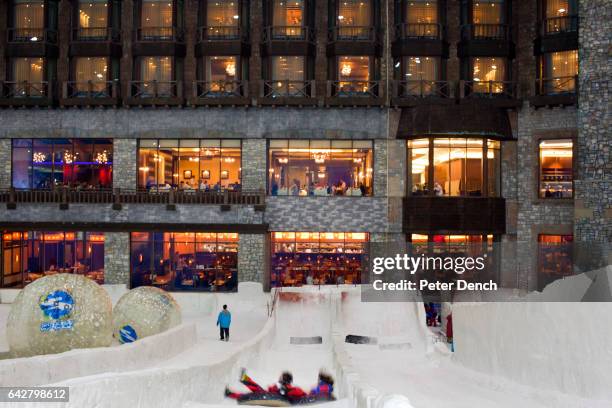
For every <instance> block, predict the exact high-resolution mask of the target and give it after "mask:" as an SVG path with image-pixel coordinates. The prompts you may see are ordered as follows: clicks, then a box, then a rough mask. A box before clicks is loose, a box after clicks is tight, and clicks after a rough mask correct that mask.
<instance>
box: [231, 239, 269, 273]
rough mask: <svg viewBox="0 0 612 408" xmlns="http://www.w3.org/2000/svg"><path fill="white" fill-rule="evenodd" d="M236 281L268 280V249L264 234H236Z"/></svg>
mask: <svg viewBox="0 0 612 408" xmlns="http://www.w3.org/2000/svg"><path fill="white" fill-rule="evenodd" d="M238 239H239V241H238V281H239V282H263V283H264V285H267V284H268V282H269V279H268V278H269V276H267V273H268V269H269V268H268V264H269V258H270V256H269V255H270V251H269V249H270V248H269V245H268V236H267V235H265V234H239V235H238Z"/></svg>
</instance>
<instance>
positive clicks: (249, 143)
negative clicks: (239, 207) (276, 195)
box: [242, 139, 267, 190]
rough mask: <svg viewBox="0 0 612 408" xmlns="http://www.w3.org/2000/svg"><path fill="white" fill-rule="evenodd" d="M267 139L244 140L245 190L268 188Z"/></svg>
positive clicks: (243, 178)
mask: <svg viewBox="0 0 612 408" xmlns="http://www.w3.org/2000/svg"><path fill="white" fill-rule="evenodd" d="M266 154H267V152H266V140H265V139H243V140H242V188H243V190H265V189H266V177H267V176H266V175H267V169H266Z"/></svg>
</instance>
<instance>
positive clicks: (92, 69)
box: [74, 57, 108, 92]
mask: <svg viewBox="0 0 612 408" xmlns="http://www.w3.org/2000/svg"><path fill="white" fill-rule="evenodd" d="M74 66H75V68H74V80H75V82H76V90H77V92H90V91H93V92H104V91H105V90H106V89H107V84H106V81H107V79H108V58H106V57H79V58H76V59H75V62H74Z"/></svg>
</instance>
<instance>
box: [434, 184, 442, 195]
mask: <svg viewBox="0 0 612 408" xmlns="http://www.w3.org/2000/svg"><path fill="white" fill-rule="evenodd" d="M434 194H435V195H436V196H438V197H440V196H443V195H444V189H443V188H442V186H441V185H440V183H438V182H437V181H436V182H435V183H434Z"/></svg>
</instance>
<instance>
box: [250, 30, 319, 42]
mask: <svg viewBox="0 0 612 408" xmlns="http://www.w3.org/2000/svg"><path fill="white" fill-rule="evenodd" d="M261 39H262V42H264V43H267V42H270V41H272V40H286V41H296V40H297V41H308V42H310V43H314V41H315V30H313V29H311V28H310V27H308V26H267V27H264V30H263V32H262V38H261Z"/></svg>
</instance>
